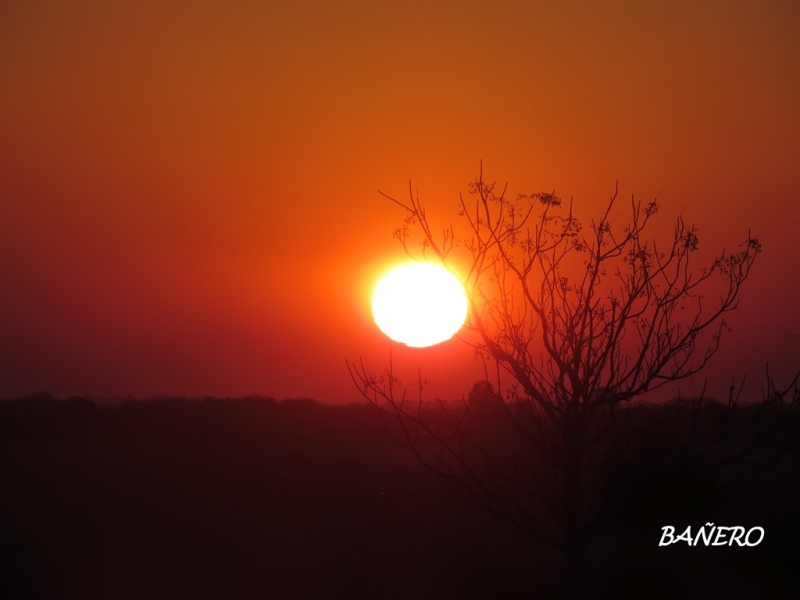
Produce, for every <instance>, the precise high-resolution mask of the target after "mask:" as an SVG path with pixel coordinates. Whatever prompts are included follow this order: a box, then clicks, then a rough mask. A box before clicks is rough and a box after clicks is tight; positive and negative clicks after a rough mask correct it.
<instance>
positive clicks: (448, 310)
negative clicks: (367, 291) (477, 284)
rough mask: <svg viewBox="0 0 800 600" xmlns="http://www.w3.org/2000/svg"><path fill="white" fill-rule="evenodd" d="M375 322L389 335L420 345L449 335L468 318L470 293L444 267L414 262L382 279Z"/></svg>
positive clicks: (374, 299)
mask: <svg viewBox="0 0 800 600" xmlns="http://www.w3.org/2000/svg"><path fill="white" fill-rule="evenodd" d="M372 314H373V316H374V318H375V323H376V324H377V325H378V327H379V328H380V329H381V331H383V332H384V333H385V334H386V335H387V336H389V337H390V338H391V339H393V340H395V341H396V342H402V343H403V344H406V345H407V346H412V347H415V348H421V347H425V346H433V345H434V344H438V343H440V342H443V341H445V340H448V339H450V338H451V337H453V335H455V333H456V332H457V331H458V330H459V329H460V328H461V326H462V325H463V324H464V320H465V319H466V318H467V296H466V293H465V292H464V286H462V285H461V282H460V281H459V280H458V278H457V277H456V276H455V275H453V274H452V273H451V272H450V271H448V270H447V269H445V268H444V267H440V266H437V265H432V264H428V263H412V264H407V265H403V266H401V267H397V268H396V269H394V270H392V271H390V272H389V273H388V274H387V275H385V276H384V277H383V279H381V281H380V283H379V284H378V287H377V288H376V289H375V294H374V295H373V296H372Z"/></svg>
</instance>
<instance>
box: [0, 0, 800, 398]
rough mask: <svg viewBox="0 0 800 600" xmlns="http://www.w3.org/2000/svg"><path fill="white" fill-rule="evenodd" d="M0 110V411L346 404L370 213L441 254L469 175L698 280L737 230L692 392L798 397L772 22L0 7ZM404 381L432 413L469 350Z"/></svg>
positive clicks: (405, 354) (798, 219)
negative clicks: (720, 317) (613, 208)
mask: <svg viewBox="0 0 800 600" xmlns="http://www.w3.org/2000/svg"><path fill="white" fill-rule="evenodd" d="M431 4H433V5H434V6H431ZM601 4H602V6H601ZM0 81H1V82H2V84H1V85H0V282H1V283H0V396H12V397H13V396H18V395H22V394H26V393H29V392H33V391H46V392H51V393H53V394H55V395H62V396H63V395H72V394H89V395H93V396H106V395H125V394H132V395H138V396H146V395H156V394H180V395H205V394H213V395H242V394H250V393H258V394H268V395H273V396H276V397H284V396H313V397H316V398H318V399H319V400H323V401H335V402H338V401H347V400H354V399H356V398H355V395H354V388H353V387H352V384H351V383H350V381H349V378H348V375H347V372H346V370H345V362H344V361H345V358H349V359H357V358H358V357H359V356H362V357H364V359H365V361H367V363H368V365H370V366H372V367H374V368H375V369H379V368H380V367H381V366H382V365H383V364H384V363H385V362H386V358H387V356H388V349H389V345H390V343H389V341H388V339H387V338H385V337H383V336H382V335H381V334H379V333H378V332H377V331H376V329H375V327H374V325H373V324H372V322H371V317H370V315H369V313H368V306H369V304H368V303H369V299H368V297H367V296H368V290H369V289H370V286H372V285H373V283H374V278H375V277H376V275H377V274H378V273H379V272H380V271H381V270H382V269H384V268H385V267H386V265H387V264H389V263H391V262H392V261H396V260H398V259H399V258H401V257H402V250H401V248H400V247H399V246H398V245H397V243H396V242H395V241H394V240H393V239H392V237H391V233H392V231H393V230H394V228H395V227H396V226H397V225H398V224H399V221H400V219H401V218H402V216H403V214H402V211H399V209H397V207H395V206H393V205H392V204H391V203H389V202H387V201H386V200H384V199H382V198H381V197H380V196H379V195H378V194H377V192H376V190H377V189H378V188H380V189H382V190H383V191H386V192H387V193H391V194H396V195H402V194H403V193H405V190H406V189H407V181H408V179H409V178H411V179H413V181H414V187H415V188H416V189H418V190H419V192H420V195H421V197H422V199H423V200H424V201H426V203H427V204H428V205H429V206H430V209H429V210H430V211H436V214H437V216H439V215H440V219H441V223H442V224H444V223H446V222H448V221H449V220H451V217H452V219H456V218H457V217H456V209H455V203H456V201H457V197H458V193H459V192H460V191H465V190H466V185H467V183H468V182H469V181H470V179H471V178H473V177H474V176H475V175H476V174H477V169H478V165H479V161H480V160H481V159H483V161H484V167H485V172H486V173H487V175H488V176H489V177H490V178H497V179H500V180H504V181H505V180H508V181H509V182H510V186H511V189H512V190H513V191H520V192H522V191H526V192H534V191H540V190H552V189H555V190H556V191H557V192H558V193H559V194H560V195H562V196H564V197H569V196H573V197H574V199H575V205H576V209H577V211H578V212H579V214H581V215H583V216H586V217H591V216H592V215H593V214H594V212H596V210H597V208H598V206H600V204H602V202H603V201H605V200H606V199H607V198H608V196H609V195H610V194H611V192H613V188H614V182H615V181H616V180H619V182H620V191H621V193H622V195H623V197H628V196H630V194H631V193H635V194H636V196H637V197H639V198H642V199H651V198H652V197H653V196H655V195H656V194H659V193H660V194H661V196H660V200H661V202H662V207H663V208H662V211H661V212H660V214H659V217H660V220H661V221H662V222H663V224H664V225H665V226H666V227H671V225H672V222H673V220H674V218H675V217H676V216H677V215H679V214H682V215H683V217H684V218H685V219H686V220H688V221H694V222H695V223H697V224H698V226H699V227H700V234H701V243H702V244H703V247H704V248H706V249H709V250H714V249H719V248H721V247H722V246H727V247H729V248H731V247H733V246H735V244H736V243H737V242H738V241H740V240H741V239H743V238H744V237H745V236H746V234H747V229H748V227H749V228H751V229H752V231H753V232H754V233H755V234H756V235H758V236H759V238H760V239H761V241H762V242H763V245H764V254H763V255H762V256H761V257H759V261H758V263H757V265H756V268H755V271H754V274H753V276H752V278H751V280H750V281H748V284H747V285H746V287H745V290H744V293H743V298H742V304H741V307H740V308H739V309H738V310H737V311H736V313H735V314H734V315H733V316H732V318H731V322H732V324H733V327H734V331H733V334H732V335H730V336H729V337H728V338H727V339H726V340H724V342H725V343H724V347H723V349H722V351H721V352H720V354H719V355H718V356H717V358H716V360H715V363H714V364H713V365H712V367H711V368H709V369H708V371H707V373H706V374H707V375H708V376H709V378H711V379H712V380H713V381H715V382H724V383H723V384H718V385H722V386H723V387H724V385H725V384H727V382H728V381H729V380H730V377H731V376H732V375H734V374H737V373H742V372H744V371H747V372H749V374H750V378H751V380H752V381H754V382H760V381H761V380H763V376H762V374H763V370H764V366H765V364H766V363H767V362H769V363H770V365H771V368H772V370H773V371H774V372H775V373H776V374H782V375H788V374H789V372H791V371H794V370H796V369H797V368H798V367H800V337H791V336H790V335H789V334H800V317H798V316H797V311H796V310H795V306H796V304H797V302H796V299H795V298H796V296H797V294H798V292H800V289H798V288H800V284H798V281H800V277H798V276H797V273H798V269H799V268H800V252H799V251H800V238H798V235H797V228H798V225H800V208H798V206H799V205H800V110H798V109H797V106H798V98H800V9H799V8H798V5H797V3H796V2H793V1H791V0H787V1H785V2H778V1H767V2H759V3H755V2H704V1H700V2H696V1H693V2H681V3H677V2H670V3H664V2H643V1H641V0H631V1H628V2H623V1H620V2H616V3H589V2H535V1H525V2H522V1H517V2H494V3H486V2H441V1H440V2H435V3H430V2H423V1H411V2H380V3H377V2H370V1H367V0H362V1H351V2H343V1H336V2H333V1H328V2H324V1H315V2H309V1H302V0H300V1H297V0H292V1H288V0H287V1H285V2H256V1H248V2H244V1H239V2H237V1H229V0H228V1H221V0H220V1H218V2H215V1H210V0H197V1H195V2H191V3H185V2H175V1H172V0H158V1H152V2H150V1H146V0H120V1H117V2H106V1H102V0H96V1H88V0H76V1H64V0H59V1H55V0H52V1H35V0H6V1H4V2H3V3H2V4H0ZM395 361H396V362H397V363H398V366H399V368H401V369H408V370H409V371H415V370H416V367H417V365H420V366H421V367H422V369H423V375H425V376H426V377H427V378H429V379H432V380H433V383H432V384H431V387H430V393H431V395H436V394H439V395H442V396H445V397H455V396H460V395H462V394H465V393H466V392H467V391H468V390H469V389H470V387H471V385H472V383H473V382H474V381H475V379H476V378H477V377H478V376H479V373H480V367H479V365H477V364H476V363H475V362H474V361H473V360H472V354H471V352H470V351H469V349H468V348H466V347H464V345H463V344H460V343H459V342H458V341H451V342H447V343H446V344H443V345H442V346H440V347H437V348H432V349H426V350H411V349H404V348H398V349H396V350H395ZM691 385H698V380H696V381H695V382H694V383H692V384H689V383H686V384H685V385H684V388H683V389H684V390H685V391H688V390H690V389H691Z"/></svg>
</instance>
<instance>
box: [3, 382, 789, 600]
mask: <svg viewBox="0 0 800 600" xmlns="http://www.w3.org/2000/svg"><path fill="white" fill-rule="evenodd" d="M798 473H800V461H798V460H797V458H796V456H795V455H791V456H789V457H788V459H787V460H785V461H783V462H782V463H781V464H780V465H779V466H778V467H776V468H775V469H773V470H772V471H771V472H770V473H768V474H767V476H766V477H765V478H763V479H762V480H761V481H760V482H759V484H758V485H757V486H756V487H750V488H747V489H746V490H744V491H743V492H740V493H727V492H726V493H725V495H724V496H718V497H717V499H716V500H715V501H714V502H713V503H705V504H703V507H704V508H703V510H704V511H706V514H704V515H703V516H700V515H693V514H692V513H691V511H689V512H686V513H685V514H686V515H689V517H691V518H694V519H696V520H693V521H690V522H675V523H672V524H673V525H676V526H677V527H678V529H679V530H681V529H683V528H685V526H686V525H692V526H693V528H694V527H696V526H700V525H702V524H703V523H704V522H706V521H710V522H714V523H716V524H718V525H743V526H747V527H752V526H755V525H758V526H761V527H764V528H765V530H766V537H765V540H764V542H762V544H761V545H759V546H758V547H754V548H738V547H733V548H730V547H720V548H711V547H709V548H705V547H693V548H687V547H686V545H685V544H676V545H675V546H670V547H667V548H659V547H658V540H659V539H660V536H661V531H660V527H661V526H663V525H667V524H670V523H668V522H661V521H660V520H659V519H661V518H663V517H661V516H660V515H659V514H656V513H658V512H659V511H661V510H665V509H664V507H658V506H656V505H657V504H658V502H659V500H658V498H663V497H665V496H664V494H663V493H662V494H658V495H656V496H654V497H653V498H650V499H648V489H649V490H650V492H652V490H653V489H655V488H657V487H658V485H657V484H653V485H643V486H640V487H639V488H635V487H634V488H632V489H633V490H634V491H632V492H631V494H629V495H632V496H634V498H633V499H632V500H631V501H630V502H629V503H628V504H625V507H624V511H622V512H623V513H624V514H622V515H621V518H620V519H618V520H617V521H616V525H613V526H611V527H610V528H609V529H607V530H606V531H605V533H603V534H602V535H601V536H600V537H599V538H598V539H597V540H596V541H595V542H594V543H593V545H592V546H591V547H590V549H589V555H588V562H589V566H588V572H587V574H586V577H585V579H584V581H583V582H580V583H573V584H572V585H567V584H565V583H564V582H563V581H562V575H561V572H562V571H561V559H560V557H559V555H558V554H556V553H555V552H553V551H551V550H549V549H548V548H546V547H543V546H539V545H536V544H534V543H532V542H530V541H529V540H528V539H527V538H525V537H524V536H523V535H522V534H520V533H518V532H517V531H516V530H514V529H512V528H511V527H510V526H508V525H506V524H503V523H501V522H498V521H495V520H493V519H492V518H491V517H489V516H486V515H484V514H483V513H480V512H478V511H476V510H475V509H474V508H472V507H470V506H467V505H466V504H465V503H464V502H462V501H461V500H460V499H459V498H457V497H456V495H455V494H454V493H453V492H452V491H451V490H450V489H449V488H448V486H447V485H446V484H445V483H444V482H443V481H441V480H440V479H438V478H437V477H436V476H434V475H432V474H430V473H429V472H427V471H425V470H424V469H423V468H422V467H421V466H420V465H419V464H418V463H417V462H416V460H415V459H414V457H413V456H411V455H410V454H409V453H407V452H406V451H404V450H403V449H402V448H399V447H397V446H396V445H394V444H393V443H392V442H391V441H389V440H388V439H386V437H385V435H384V433H383V431H382V430H381V429H380V427H379V425H378V424H377V423H376V422H375V415H374V412H373V409H372V408H371V407H369V406H364V405H361V406H359V405H352V406H348V407H330V406H326V405H319V404H317V403H314V402H313V401H292V402H288V401H287V402H284V403H276V402H274V401H272V400H269V399H239V400H228V401H223V400H203V401H180V400H161V401H158V402H149V403H145V402H135V403H129V404H124V405H120V406H114V407H103V408H99V407H97V406H95V405H94V404H92V403H90V402H88V401H85V400H81V399H72V400H67V401H56V400H52V399H50V398H47V397H34V398H27V399H21V400H15V401H4V402H0V481H2V487H0V597H1V598H8V599H13V598H55V599H61V598H64V599H68V598H80V599H92V598H115V599H116V598H119V599H123V598H125V599H127V598H148V599H158V598H170V599H180V598H242V599H246V598H503V597H525V598H550V597H556V598H558V597H564V596H566V595H572V596H574V597H587V598H588V597H591V598H607V597H608V598H610V597H616V598H798V597H800V517H798V513H797V507H798V503H797V502H798V499H800V494H799V493H798ZM643 481H646V478H645V480H643ZM681 481H682V480H680V479H676V480H675V482H676V483H675V484H674V485H672V487H671V490H670V494H669V498H668V501H669V502H668V503H672V504H675V503H677V504H681V503H685V504H686V505H687V506H688V505H691V504H692V502H694V499H693V494H696V493H697V489H695V487H694V484H692V485H689V484H682V483H681ZM682 485H687V487H686V489H684V488H682V487H681V486H682ZM654 486H655V488H654ZM629 500H630V499H629ZM638 500H641V501H638ZM623 504H624V503H623ZM650 506H652V507H653V510H652V514H651V513H650V512H649V507H650ZM675 514H683V513H680V511H679V512H678V513H675ZM626 515H628V517H630V515H635V516H636V518H626ZM689 517H687V518H689Z"/></svg>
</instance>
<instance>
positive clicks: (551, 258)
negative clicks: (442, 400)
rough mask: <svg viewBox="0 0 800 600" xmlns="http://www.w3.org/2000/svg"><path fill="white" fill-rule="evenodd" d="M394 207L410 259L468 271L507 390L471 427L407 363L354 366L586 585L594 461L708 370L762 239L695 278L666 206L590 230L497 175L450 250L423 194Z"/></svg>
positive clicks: (480, 402) (499, 381)
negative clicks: (436, 399)
mask: <svg viewBox="0 0 800 600" xmlns="http://www.w3.org/2000/svg"><path fill="white" fill-rule="evenodd" d="M384 196H386V195H385V194H384ZM386 197H387V198H388V199H389V200H391V201H392V202H394V203H395V204H397V205H399V206H400V207H402V208H403V209H404V210H405V211H406V216H405V219H404V221H403V224H402V226H401V227H400V228H399V229H397V230H396V232H395V236H396V237H397V238H398V239H399V241H400V243H401V244H402V245H403V247H404V248H405V250H406V252H407V253H409V255H412V256H413V255H414V254H415V250H414V248H412V247H411V244H410V241H411V239H412V234H413V232H414V231H416V230H418V231H421V233H422V236H421V244H420V245H421V254H422V256H423V258H427V257H429V256H430V255H431V253H432V254H433V255H434V256H433V257H432V258H435V259H436V260H438V261H441V262H442V263H443V264H445V265H447V264H448V263H449V262H451V261H453V259H454V258H455V256H456V255H457V254H458V253H459V252H460V253H462V256H466V257H467V263H468V265H469V267H468V269H467V271H466V275H465V276H464V281H463V282H464V284H465V288H466V290H467V292H468V296H469V300H470V304H469V315H468V319H467V323H466V324H465V334H464V335H463V336H462V338H463V339H464V341H465V342H466V343H468V344H470V345H472V346H473V347H474V348H475V351H476V354H477V355H478V356H479V357H481V358H483V359H484V360H486V361H488V362H489V363H491V364H493V369H492V371H493V376H492V379H493V380H495V383H494V385H493V386H492V385H489V384H488V383H484V384H481V387H476V388H475V389H473V394H474V395H475V398H476V399H472V400H474V401H472V402H469V403H466V402H465V410H463V411H461V412H460V413H456V412H453V411H452V410H448V409H447V408H446V407H444V406H442V405H441V404H440V405H435V404H432V403H427V402H423V398H422V392H423V381H422V377H421V376H420V378H419V381H417V382H416V386H417V392H416V398H415V399H414V400H413V401H412V399H411V398H410V397H407V390H406V388H405V387H403V386H401V385H400V384H399V382H398V380H397V379H396V378H395V376H394V374H393V370H392V365H391V359H390V364H389V366H388V368H387V369H386V370H384V371H383V372H382V373H381V374H378V375H375V374H373V373H372V372H370V371H369V370H367V368H366V367H365V366H364V365H363V363H358V364H350V363H348V368H349V370H350V374H351V376H352V378H353V381H354V383H355V384H356V385H357V386H358V388H359V390H360V391H361V393H362V394H363V395H364V396H365V397H366V398H367V399H368V400H369V401H370V402H371V403H372V404H373V405H374V406H375V407H376V408H378V410H379V411H380V414H381V415H382V416H383V417H384V423H385V424H386V426H387V429H388V430H389V432H390V434H391V435H393V436H394V437H395V438H396V439H397V440H398V441H399V442H400V443H402V444H403V445H404V446H406V447H407V448H409V450H411V451H413V452H414V453H415V454H416V455H417V457H418V458H419V459H420V460H421V461H422V462H423V464H425V465H426V466H427V467H428V468H430V469H432V470H434V471H435V472H437V473H439V474H440V475H442V476H443V477H446V478H447V479H448V480H449V481H451V482H452V483H453V484H454V485H455V486H457V487H459V488H460V489H462V490H463V491H464V492H466V496H467V497H468V498H469V499H470V500H471V501H472V502H474V503H476V504H477V505H478V506H480V507H481V508H482V509H484V510H486V511H488V512H490V513H492V514H494V515H495V516H497V517H498V518H501V519H503V520H505V521H507V522H509V523H512V524H513V525H515V526H517V527H519V528H520V529H522V530H523V531H525V532H526V533H527V534H528V535H530V536H532V537H533V538H535V539H537V540H540V541H542V542H545V543H549V544H552V545H554V546H556V547H558V548H560V549H561V550H562V551H563V552H564V554H565V557H566V565H567V569H568V572H569V573H570V574H573V575H574V574H577V572H578V571H580V569H581V567H582V563H583V556H584V551H585V547H586V544H587V542H588V540H589V539H590V538H591V536H592V535H593V532H594V531H595V528H596V527H597V525H598V522H599V515H600V513H601V502H600V500H599V499H598V497H597V494H596V493H595V492H596V491H597V490H598V489H600V486H598V485H597V481H596V478H597V477H599V470H598V469H596V468H594V467H595V464H594V462H595V458H596V457H597V456H599V455H600V454H601V453H599V452H597V450H598V449H599V448H600V447H601V446H602V443H601V442H602V441H603V440H605V439H607V437H608V435H609V433H611V432H612V431H614V430H615V427H616V424H617V413H616V409H617V407H619V406H620V405H621V404H623V403H627V402H629V401H630V400H632V399H633V398H636V397H638V396H640V395H642V394H644V393H645V392H649V391H652V390H655V389H658V388H660V387H662V386H664V385H666V384H668V383H670V382H674V381H676V380H680V379H684V378H687V377H689V376H691V375H693V374H695V373H697V372H698V371H700V370H701V369H702V368H703V367H704V366H705V365H706V364H707V363H708V361H709V359H710V358H711V357H712V356H713V355H714V354H715V353H716V352H717V350H718V348H719V346H720V342H721V339H722V337H723V335H724V334H725V333H726V332H727V331H728V325H727V323H726V321H725V315H726V313H728V312H729V311H732V310H734V309H735V308H736V306H737V303H738V299H739V292H740V290H741V287H742V285H743V283H744V282H745V280H746V279H747V277H748V276H749V274H750V271H751V269H752V267H753V264H754V261H755V259H756V256H757V255H758V254H759V253H760V251H761V245H760V243H759V241H758V239H757V238H755V237H753V236H751V235H750V234H749V232H748V235H747V238H746V239H745V240H744V242H743V243H742V244H741V246H740V247H739V248H738V249H737V250H736V251H734V252H726V251H723V252H721V253H720V254H719V255H717V256H716V257H714V258H713V259H711V260H710V261H709V262H708V263H707V264H705V265H700V266H695V264H694V263H695V262H696V261H697V259H696V256H697V254H696V251H697V250H698V244H699V241H698V230H697V228H696V227H694V226H693V225H687V224H686V223H685V222H684V221H683V219H682V218H678V219H677V221H676V223H675V227H674V230H673V232H672V235H671V237H669V239H667V240H666V241H665V242H657V241H655V240H652V239H649V238H648V237H647V236H646V230H648V227H649V226H650V224H651V220H652V219H653V217H654V216H655V215H656V213H657V211H658V203H657V202H656V201H652V202H648V203H646V204H642V203H641V202H639V201H637V200H635V199H633V198H632V199H631V201H630V204H629V205H627V208H625V207H623V206H622V203H621V202H620V201H619V199H618V193H617V191H615V193H614V195H613V196H612V197H611V198H610V200H609V201H608V204H607V206H606V207H605V210H604V211H603V212H602V214H601V215H600V216H599V217H598V218H596V219H594V220H591V221H590V222H589V224H588V227H584V226H583V225H582V223H581V221H579V220H578V218H577V217H576V216H575V215H574V214H573V206H572V201H570V202H569V204H565V203H564V202H562V200H561V199H560V198H559V197H558V196H556V195H555V193H536V194H529V195H525V194H520V195H518V196H516V197H513V198H512V197H510V196H509V194H508V191H507V186H504V187H503V188H502V189H499V188H498V186H497V185H496V184H495V183H488V182H487V181H485V180H484V178H483V172H482V169H481V172H480V174H479V175H478V177H477V178H476V179H475V180H474V181H473V182H472V183H471V184H470V186H469V195H468V196H467V197H464V196H462V197H461V198H460V203H459V208H460V210H459V216H460V217H461V218H462V219H463V223H464V224H465V225H466V231H467V235H466V236H464V237H459V236H457V235H456V229H455V228H454V227H452V226H450V227H448V228H446V229H445V230H444V232H443V234H442V235H441V236H439V235H436V234H435V233H434V227H433V226H432V224H431V222H430V221H429V218H428V214H427V212H426V210H425V208H424V207H423V205H422V204H421V202H420V200H419V197H418V196H415V195H414V194H413V192H412V189H411V184H410V183H409V198H408V200H405V201H403V200H398V199H395V198H393V197H390V196H386ZM623 211H624V212H627V220H626V222H625V223H624V224H622V223H620V221H619V220H618V219H619V217H620V215H619V214H618V213H619V212H623ZM478 396H481V398H478ZM487 402H488V404H494V406H496V408H497V411H499V412H498V414H502V416H503V418H502V419H500V420H499V421H498V425H497V427H499V428H500V429H502V430H503V431H502V435H495V436H488V437H487V435H488V434H487V433H486V427H488V426H487V425H486V423H488V422H489V421H491V420H492V418H488V419H487V418H480V419H476V418H475V415H476V414H477V413H478V412H479V411H480V410H484V416H485V414H486V413H485V408H486V405H487ZM481 406H482V407H483V408H481ZM476 423H477V425H476ZM481 423H483V425H481Z"/></svg>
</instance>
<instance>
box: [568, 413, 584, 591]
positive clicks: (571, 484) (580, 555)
mask: <svg viewBox="0 0 800 600" xmlns="http://www.w3.org/2000/svg"><path fill="white" fill-rule="evenodd" d="M573 419H574V421H575V422H573V423H570V424H568V426H567V428H566V431H565V433H566V435H565V439H564V442H565V444H564V559H565V560H566V564H565V573H566V576H567V579H568V581H569V582H570V583H577V582H578V581H579V580H580V578H581V577H582V575H583V570H584V558H585V549H586V539H585V535H584V531H583V523H582V521H583V519H582V517H583V514H582V511H581V504H582V500H583V498H582V494H581V463H582V461H583V428H582V423H581V422H580V417H579V416H576V417H574V418H573Z"/></svg>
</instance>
